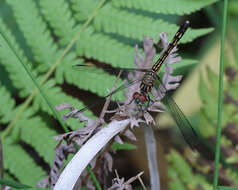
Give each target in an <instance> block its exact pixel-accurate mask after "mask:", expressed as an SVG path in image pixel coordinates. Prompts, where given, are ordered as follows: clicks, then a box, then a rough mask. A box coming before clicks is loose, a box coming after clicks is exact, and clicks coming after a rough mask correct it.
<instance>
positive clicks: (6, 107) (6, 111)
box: [0, 86, 16, 123]
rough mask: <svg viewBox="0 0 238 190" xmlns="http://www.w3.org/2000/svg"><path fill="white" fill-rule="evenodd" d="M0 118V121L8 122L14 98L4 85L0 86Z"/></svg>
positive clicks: (11, 115)
mask: <svg viewBox="0 0 238 190" xmlns="http://www.w3.org/2000/svg"><path fill="white" fill-rule="evenodd" d="M0 94H1V98H0V108H1V109H0V119H1V122H2V123H8V122H9V121H11V118H12V117H13V115H14V112H13V109H14V107H15V104H16V103H15V100H14V99H13V98H11V95H10V93H9V92H8V91H7V89H6V88H5V87H4V86H0Z"/></svg>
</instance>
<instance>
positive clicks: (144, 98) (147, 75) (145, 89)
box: [76, 21, 198, 150]
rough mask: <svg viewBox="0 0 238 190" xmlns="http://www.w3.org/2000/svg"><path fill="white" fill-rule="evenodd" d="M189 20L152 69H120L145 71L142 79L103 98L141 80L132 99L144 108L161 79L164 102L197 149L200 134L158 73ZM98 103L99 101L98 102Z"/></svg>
mask: <svg viewBox="0 0 238 190" xmlns="http://www.w3.org/2000/svg"><path fill="white" fill-rule="evenodd" d="M189 24H190V23H189V21H185V22H184V23H183V24H182V25H181V26H180V28H179V29H178V31H177V32H176V33H175V35H174V37H173V39H172V41H171V42H170V43H169V45H168V47H167V48H166V50H165V51H164V52H163V53H162V54H161V55H160V57H159V59H158V60H157V61H156V62H155V63H154V65H153V66H152V67H151V69H139V68H138V69H135V68H120V69H119V70H122V71H127V72H131V71H135V72H136V71H139V72H144V76H143V77H142V79H140V80H134V81H131V82H129V83H128V84H127V85H126V86H125V85H122V86H119V87H118V88H117V89H115V90H114V91H112V92H111V93H109V94H108V95H106V96H105V97H103V99H102V100H105V99H106V98H107V97H109V96H111V95H113V94H115V93H117V92H119V91H121V90H124V89H126V88H128V87H129V86H132V85H134V84H136V83H138V82H140V87H139V90H138V91H136V92H134V94H133V95H132V101H134V102H135V104H136V105H137V107H138V109H139V110H141V111H142V110H143V109H145V108H146V107H148V106H149V104H150V101H151V98H150V95H149V93H150V92H151V90H152V88H153V87H154V85H155V82H156V81H159V84H160V85H161V86H162V88H160V91H161V93H162V94H163V95H164V96H163V99H162V103H164V104H165V106H166V108H167V110H168V112H169V113H170V114H171V116H172V117H173V119H174V121H175V123H176V124H177V126H178V127H179V129H180V131H181V133H182V135H183V137H184V139H185V141H186V142H187V144H188V145H189V146H190V148H191V149H193V150H194V149H195V147H196V145H197V142H198V136H197V134H196V131H195V130H194V128H193V127H192V125H191V123H190V122H189V120H188V119H187V118H186V116H185V115H184V113H183V112H182V111H181V109H180V108H179V106H178V105H177V104H176V103H175V101H174V100H173V98H172V97H171V96H170V95H169V93H168V91H167V90H166V87H165V85H164V84H163V82H162V80H161V79H160V77H159V76H158V75H157V73H158V71H159V70H160V68H161V66H162V65H163V63H164V62H165V60H166V58H167V57H168V55H169V54H170V52H171V51H172V50H173V48H174V47H175V46H176V45H177V44H178V42H179V40H180V39H181V38H182V37H183V35H184V33H185V32H186V30H187V29H188V27H189ZM76 66H79V67H80V66H85V65H81V64H79V65H76ZM96 104H97V103H96ZM94 105H95V104H92V105H89V106H86V107H84V108H82V109H81V110H79V111H78V112H84V111H85V110H87V109H89V108H90V107H93V106H94Z"/></svg>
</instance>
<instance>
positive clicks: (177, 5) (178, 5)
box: [112, 0, 218, 15]
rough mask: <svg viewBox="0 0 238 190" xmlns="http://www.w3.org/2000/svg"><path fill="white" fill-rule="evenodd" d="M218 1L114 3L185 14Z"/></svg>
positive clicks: (156, 0)
mask: <svg viewBox="0 0 238 190" xmlns="http://www.w3.org/2000/svg"><path fill="white" fill-rule="evenodd" d="M217 1H218V0H194V1H192V0H169V1H167V0H150V1H143V0H138V1H134V0H127V1H125V0H113V1H112V4H113V5H114V6H115V7H121V8H122V7H123V8H133V9H139V10H143V11H148V12H153V13H162V14H177V15H184V14H190V13H192V12H195V11H198V10H200V9H202V8H203V7H206V6H208V5H211V4H212V3H215V2H217Z"/></svg>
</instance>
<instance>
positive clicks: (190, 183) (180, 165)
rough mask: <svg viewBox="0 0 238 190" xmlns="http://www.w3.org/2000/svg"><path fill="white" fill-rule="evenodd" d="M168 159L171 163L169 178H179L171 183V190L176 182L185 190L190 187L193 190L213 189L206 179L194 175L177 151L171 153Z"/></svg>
mask: <svg viewBox="0 0 238 190" xmlns="http://www.w3.org/2000/svg"><path fill="white" fill-rule="evenodd" d="M167 158H168V160H169V161H170V168H169V173H170V174H169V177H170V178H172V179H173V178H174V177H176V176H177V178H174V179H173V181H171V182H170V187H171V188H172V187H174V185H172V183H174V180H175V182H176V181H177V182H176V183H178V184H179V185H180V188H181V189H184V188H185V187H186V188H185V189H187V188H188V187H189V188H191V189H196V187H199V186H202V187H203V186H204V187H209V188H208V189H210V188H211V184H209V183H208V182H207V181H206V178H205V177H204V176H202V175H199V174H193V172H192V167H191V166H190V165H189V164H188V163H187V162H186V160H185V159H184V158H183V157H182V156H181V155H180V154H179V153H178V152H177V151H175V150H172V151H170V153H169V154H168V155H167ZM172 171H173V172H172ZM177 179H178V180H177ZM179 181H180V182H179ZM181 182H182V183H181ZM174 189H177V188H174Z"/></svg>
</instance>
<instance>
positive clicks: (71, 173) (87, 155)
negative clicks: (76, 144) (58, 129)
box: [54, 119, 129, 190]
mask: <svg viewBox="0 0 238 190" xmlns="http://www.w3.org/2000/svg"><path fill="white" fill-rule="evenodd" d="M128 124H129V119H126V120H122V121H112V122H111V123H110V124H109V125H108V126H107V127H104V128H102V129H101V130H100V131H99V132H98V133H96V134H95V135H94V136H92V138H90V139H89V140H88V141H87V142H86V143H85V144H84V146H82V147H81V148H80V149H79V151H78V152H77V153H76V154H75V155H74V157H73V158H72V160H71V161H70V162H69V163H68V165H67V166H66V167H65V169H64V171H63V172H62V173H61V175H60V177H59V179H58V181H57V183H56V184H55V187H54V190H65V189H67V190H72V189H73V187H74V184H75V183H76V181H77V179H78V178H79V176H80V175H81V173H82V172H83V170H84V169H85V168H86V166H87V165H88V164H89V162H90V161H91V160H92V159H93V158H94V156H95V155H96V154H97V153H98V152H99V151H100V150H101V149H102V148H103V147H104V146H105V145H106V144H107V143H108V141H110V140H111V139H112V138H113V137H114V136H115V135H116V134H118V133H119V132H120V131H123V130H124V129H125V127H126V126H127V125H128Z"/></svg>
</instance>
